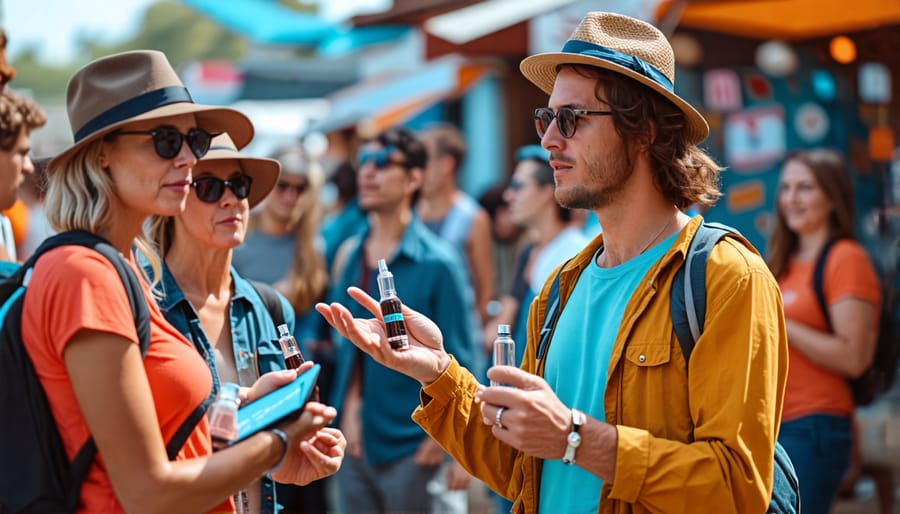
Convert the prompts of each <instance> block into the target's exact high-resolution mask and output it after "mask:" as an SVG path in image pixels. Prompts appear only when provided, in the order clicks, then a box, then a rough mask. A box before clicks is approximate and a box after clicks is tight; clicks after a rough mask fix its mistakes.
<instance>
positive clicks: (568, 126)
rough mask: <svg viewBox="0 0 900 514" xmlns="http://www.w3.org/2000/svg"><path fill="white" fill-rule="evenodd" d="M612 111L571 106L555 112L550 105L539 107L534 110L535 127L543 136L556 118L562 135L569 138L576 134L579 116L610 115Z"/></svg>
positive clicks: (557, 126) (539, 134)
mask: <svg viewBox="0 0 900 514" xmlns="http://www.w3.org/2000/svg"><path fill="white" fill-rule="evenodd" d="M610 114H612V111H589V110H586V109H573V108H571V107H560V108H559V110H558V111H556V112H553V109H551V108H549V107H538V108H537V109H535V110H534V128H535V130H537V134H538V137H540V138H543V137H544V134H545V133H547V129H549V128H550V124H551V123H553V118H556V128H558V129H559V133H560V134H562V137H564V138H566V139H569V138H570V137H572V136H574V135H575V126H576V125H577V124H578V117H579V116H609V115H610Z"/></svg>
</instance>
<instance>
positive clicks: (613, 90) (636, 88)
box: [560, 64, 723, 210]
mask: <svg viewBox="0 0 900 514" xmlns="http://www.w3.org/2000/svg"><path fill="white" fill-rule="evenodd" d="M565 67H570V68H572V69H573V70H575V72H577V73H578V74H580V75H582V76H584V77H588V78H594V79H596V80H597V85H596V89H595V91H594V96H595V97H596V98H597V99H598V100H601V101H603V102H604V103H606V104H607V105H609V108H610V110H611V111H613V114H612V120H613V125H614V126H615V128H616V132H617V133H618V134H619V137H621V138H622V140H623V141H624V142H625V145H626V148H627V150H628V151H627V152H626V154H627V155H628V159H629V161H630V159H631V156H633V155H634V154H635V152H636V151H638V150H641V149H646V151H647V152H648V154H649V157H650V166H651V169H652V170H653V181H654V183H655V184H656V187H658V188H659V190H660V191H661V192H662V194H663V196H665V198H666V199H667V200H669V201H670V202H672V203H673V204H675V205H676V206H677V207H678V208H679V209H682V210H684V209H687V208H688V207H690V206H692V205H695V204H700V205H704V206H711V205H713V204H715V203H716V201H717V200H718V199H719V197H720V196H721V192H720V191H719V173H720V172H721V171H722V169H723V168H722V167H721V166H719V165H718V164H716V162H715V161H714V160H713V159H712V157H710V156H709V155H707V154H706V152H704V151H703V150H701V149H700V148H699V147H697V145H692V144H689V143H688V142H687V132H686V131H685V127H686V126H687V124H686V122H685V118H684V114H683V113H682V112H681V110H679V109H678V107H677V106H675V104H673V103H672V102H670V101H669V100H667V99H666V98H665V97H664V96H662V95H660V94H659V93H657V92H656V91H653V90H652V89H650V88H649V87H647V86H644V85H643V84H641V83H639V82H637V81H635V80H633V79H631V78H629V77H626V76H624V75H621V74H619V73H614V72H611V71H609V70H605V69H602V68H597V67H595V66H585V65H573V64H564V65H561V66H560V69H562V68H565ZM601 92H605V93H606V99H605V100H604V99H603V97H602V96H601ZM629 164H631V163H630V162H629Z"/></svg>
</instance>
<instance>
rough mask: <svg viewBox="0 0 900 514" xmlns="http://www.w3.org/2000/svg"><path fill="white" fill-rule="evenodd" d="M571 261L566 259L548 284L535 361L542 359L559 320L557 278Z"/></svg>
mask: <svg viewBox="0 0 900 514" xmlns="http://www.w3.org/2000/svg"><path fill="white" fill-rule="evenodd" d="M571 260H572V259H567V260H566V262H564V263H563V265H562V266H560V267H559V270H558V271H557V272H556V276H555V277H553V283H552V284H550V293H549V294H548V295H547V312H546V313H545V314H544V325H543V326H542V327H541V341H540V343H538V351H537V360H541V359H543V358H544V353H546V351H547V346H548V345H549V344H550V338H551V337H553V331H554V330H556V322H557V321H558V320H559V314H560V312H561V311H562V309H561V308H560V305H559V276H560V275H562V270H563V269H565V267H566V265H567V264H569V261H571Z"/></svg>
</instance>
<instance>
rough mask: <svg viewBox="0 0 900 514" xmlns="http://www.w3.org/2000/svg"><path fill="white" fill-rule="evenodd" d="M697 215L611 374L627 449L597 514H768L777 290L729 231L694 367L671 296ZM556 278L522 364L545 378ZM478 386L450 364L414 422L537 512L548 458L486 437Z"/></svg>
mask: <svg viewBox="0 0 900 514" xmlns="http://www.w3.org/2000/svg"><path fill="white" fill-rule="evenodd" d="M701 221H702V219H701V218H700V217H699V216H698V217H696V218H694V219H693V220H691V222H690V223H689V224H688V225H687V226H686V227H685V228H684V229H683V230H682V231H681V234H679V235H678V236H677V239H676V241H675V243H674V245H673V247H672V248H671V249H670V250H669V251H668V252H667V253H666V254H665V255H664V256H663V258H662V259H661V260H660V261H659V262H658V263H657V264H655V265H654V266H653V267H652V268H651V269H650V270H649V272H648V273H647V275H646V277H645V279H644V280H643V281H642V282H641V283H640V285H638V287H637V289H636V290H635V292H634V295H633V296H632V298H631V300H630V301H629V303H628V305H627V306H626V309H625V313H624V316H623V318H622V324H621V326H620V327H619V332H618V336H617V337H616V341H615V344H614V346H613V350H612V356H611V359H610V363H609V370H608V373H607V376H606V392H605V396H604V402H605V403H604V405H605V409H606V420H607V422H608V423H610V424H613V425H615V426H616V429H617V432H618V450H617V456H616V466H615V480H614V482H613V483H606V482H604V485H603V489H602V491H601V499H600V509H599V512H600V513H602V514H608V513H628V512H634V513H645V512H648V513H649V512H665V513H688V512H689V513H698V512H715V513H730V512H734V513H742V514H746V513H752V514H756V513H760V514H761V513H763V512H765V511H766V508H767V507H768V503H769V496H770V494H771V489H772V474H773V465H772V464H773V455H774V448H775V441H776V439H777V435H778V426H779V423H780V421H781V407H782V399H783V395H784V387H785V378H786V376H787V359H788V348H787V336H786V334H785V325H784V313H783V310H782V303H781V294H780V292H779V290H778V286H777V284H776V282H775V280H774V278H773V277H772V275H771V273H770V272H769V270H768V268H767V267H766V265H765V263H764V262H763V260H762V258H761V257H760V256H759V254H758V253H757V252H756V250H755V249H754V248H753V247H752V246H751V245H750V243H748V242H746V241H745V240H743V239H741V238H737V237H728V238H726V239H725V240H723V241H722V242H720V243H719V244H717V245H716V247H715V249H714V250H713V251H712V253H711V254H710V257H709V261H708V263H707V268H706V269H707V272H706V284H707V312H706V321H705V325H704V331H703V335H702V336H701V337H700V339H699V340H698V341H697V344H696V346H695V348H694V351H693V353H692V354H691V359H690V369H685V368H686V366H685V360H684V357H683V355H682V351H681V347H680V346H679V344H678V340H677V338H676V336H675V334H674V333H673V331H672V320H671V315H670V311H669V294H670V290H671V283H672V278H673V276H674V273H675V271H677V269H678V268H679V267H680V266H681V264H682V262H683V260H684V257H685V252H686V251H687V247H688V243H689V241H690V238H691V237H693V234H694V232H696V230H697V227H698V226H699V224H700V223H701ZM601 243H602V234H601V235H600V236H598V237H597V238H596V239H595V240H594V241H592V242H591V243H590V244H589V245H588V247H587V248H585V249H584V250H583V251H581V252H580V253H579V254H578V255H577V256H576V257H575V258H573V259H572V261H570V262H569V263H568V264H567V265H566V266H565V269H563V271H562V274H561V276H560V297H561V299H562V300H566V299H568V296H569V294H570V293H571V291H572V289H573V288H574V285H575V282H576V280H577V278H578V276H579V275H580V273H581V270H582V269H584V268H585V267H586V266H587V265H588V264H589V263H590V260H591V258H592V256H593V255H594V253H595V252H596V250H597V249H598V248H599V246H600V244H601ZM554 275H555V273H554ZM550 282H552V280H548V282H547V283H546V284H545V285H544V287H543V290H542V291H541V294H540V295H539V296H538V297H537V298H536V299H535V300H534V302H533V303H532V305H531V311H530V313H529V317H528V342H527V346H526V350H525V356H524V358H523V362H522V366H521V367H522V369H524V370H526V371H528V372H531V373H534V374H537V375H542V373H543V370H544V363H543V362H539V361H537V359H536V352H537V348H536V346H537V342H538V341H539V340H540V337H539V331H540V328H541V325H542V323H543V321H544V313H545V310H546V302H547V296H548V294H549V289H550ZM554 337H556V338H559V337H565V335H564V334H559V333H557V334H556V335H555V336H554ZM585 344H590V343H589V342H585ZM477 386H478V382H477V381H476V379H475V378H474V377H473V376H472V374H471V373H469V372H468V371H467V370H465V369H464V368H462V367H460V366H459V365H458V364H457V363H456V362H455V361H454V362H453V363H451V365H450V367H449V368H448V369H447V371H446V372H445V373H444V374H443V375H442V376H441V377H440V378H439V379H438V380H437V381H435V382H434V383H432V384H430V385H429V386H428V387H426V388H425V389H424V390H423V394H422V405H421V406H420V407H418V408H417V409H416V411H415V412H414V413H413V419H415V420H416V422H418V423H419V424H420V425H421V426H422V427H423V428H424V429H425V430H426V431H427V432H428V433H429V434H430V435H431V436H432V437H433V438H434V439H435V440H436V441H438V442H439V443H440V444H441V445H442V446H443V447H444V448H445V449H446V450H447V451H448V452H449V453H450V454H451V455H453V457H454V458H455V459H456V460H457V462H459V463H460V464H462V465H463V466H464V467H465V468H466V469H467V470H468V471H469V472H470V473H472V474H473V475H474V476H476V477H478V478H479V479H481V480H483V481H484V482H485V483H486V484H487V485H488V486H489V487H491V488H492V489H494V490H496V491H499V492H500V493H501V494H503V495H504V496H506V497H508V498H512V499H514V501H515V506H514V509H513V511H514V512H519V513H522V512H524V513H528V514H531V513H536V512H537V508H538V496H539V494H540V490H539V485H540V474H541V464H542V460H541V459H538V458H535V457H531V456H528V455H525V454H523V453H521V452H519V451H517V450H516V449H514V448H512V447H510V446H508V445H506V444H505V443H502V442H500V441H499V440H497V439H496V438H495V437H494V436H493V435H492V434H491V430H490V427H488V426H486V425H484V424H483V423H482V417H481V407H480V406H479V405H478V402H477V401H476V400H475V396H474V395H475V391H476V388H477ZM582 444H583V445H585V444H591V443H590V442H589V441H584V442H582ZM545 514H546V513H545Z"/></svg>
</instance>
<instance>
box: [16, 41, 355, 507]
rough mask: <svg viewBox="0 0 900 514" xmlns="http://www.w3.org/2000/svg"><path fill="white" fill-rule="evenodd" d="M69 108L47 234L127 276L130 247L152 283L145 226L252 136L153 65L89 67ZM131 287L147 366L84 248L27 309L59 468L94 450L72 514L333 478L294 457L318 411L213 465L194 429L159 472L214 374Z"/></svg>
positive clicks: (266, 383) (139, 58)
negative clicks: (59, 451)
mask: <svg viewBox="0 0 900 514" xmlns="http://www.w3.org/2000/svg"><path fill="white" fill-rule="evenodd" d="M67 104H68V105H67V107H68V113H69V121H70V124H71V126H72V133H73V134H74V136H75V142H74V144H73V145H72V146H71V147H70V148H68V149H67V150H66V151H64V152H63V153H61V154H60V155H58V156H57V157H55V158H54V159H53V160H52V161H51V162H50V164H49V168H48V191H47V214H48V218H49V220H50V222H51V224H52V225H53V228H54V229H56V230H58V231H66V230H73V229H82V230H87V231H89V232H92V233H94V234H96V235H99V236H101V237H102V238H104V239H106V240H107V241H109V242H110V244H112V245H113V246H114V247H115V248H117V249H118V250H119V252H121V254H122V255H123V257H124V258H125V259H126V261H128V263H129V264H130V265H131V266H132V267H133V268H134V269H135V270H136V271H137V269H138V266H136V263H135V255H134V250H133V249H134V248H135V247H137V248H138V249H139V250H140V251H141V252H142V253H144V254H145V255H146V256H147V259H148V261H149V263H150V265H151V266H152V267H153V269H154V270H156V271H158V270H159V267H160V259H159V257H158V256H157V255H156V254H155V253H154V252H153V250H152V247H151V246H150V244H149V241H148V240H147V239H146V238H145V237H144V236H142V235H141V228H142V225H143V223H144V221H145V220H146V219H147V218H148V217H149V216H150V215H153V214H157V215H165V216H173V215H176V214H178V213H179V212H181V211H182V210H183V209H184V206H185V200H186V198H187V195H188V192H189V191H190V185H191V179H192V168H193V167H194V166H195V165H196V164H197V160H198V159H200V158H201V157H203V156H204V155H205V154H206V152H207V151H208V150H209V147H210V141H211V139H212V134H214V133H220V132H224V131H228V132H229V133H230V134H231V135H232V137H233V139H234V141H235V142H236V144H238V145H240V146H244V145H246V144H247V143H248V142H249V141H250V139H251V138H252V137H253V127H252V125H251V124H250V121H249V120H248V119H247V118H246V116H244V115H243V114H241V113H239V112H237V111H234V110H232V109H226V108H218V107H207V106H203V105H198V104H195V103H194V102H193V101H192V100H191V97H190V95H189V94H188V92H187V90H186V89H185V88H184V86H183V85H182V83H181V81H180V79H179V78H178V76H177V75H176V74H175V71H174V70H173V69H172V67H171V65H170V64H169V62H168V60H167V59H166V57H165V55H163V54H162V53H160V52H156V51H134V52H125V53H121V54H116V55H112V56H109V57H105V58H102V59H98V60H96V61H93V62H91V63H89V64H87V65H86V66H85V67H84V68H82V69H81V70H79V71H78V72H77V73H76V74H75V76H74V77H73V78H72V80H71V81H70V83H69V88H68V97H67ZM155 276H159V274H158V273H156V274H155ZM142 285H143V290H144V297H145V299H146V300H147V303H148V306H149V310H150V345H149V348H148V349H147V353H146V355H145V357H144V358H143V359H141V353H140V350H139V346H138V336H137V333H136V329H135V324H134V320H133V318H132V315H131V308H130V304H129V300H128V297H127V296H126V293H125V289H124V287H123V286H122V281H121V280H120V279H119V276H118V273H117V272H116V271H115V269H114V268H113V265H112V264H111V263H110V262H109V261H107V260H106V259H105V258H104V257H102V256H100V255H99V254H97V252H95V251H93V250H91V249H88V248H84V247H80V246H79V247H76V246H60V247H57V248H55V249H53V250H50V251H48V252H47V253H45V254H44V255H43V256H41V258H40V259H39V260H38V261H37V264H36V265H35V267H34V270H33V273H32V277H31V282H30V285H29V287H28V292H27V294H26V296H25V301H24V306H23V311H22V334H23V339H24V343H25V347H26V349H27V350H28V353H29V356H30V357H31V360H32V361H33V362H34V366H35V370H36V372H37V374H38V376H39V378H40V380H41V384H42V386H43V388H44V390H45V391H46V393H47V397H48V400H49V404H50V408H51V410H52V412H53V416H54V419H55V420H56V423H57V426H58V428H59V431H60V435H61V438H62V441H63V444H64V446H65V449H66V451H67V453H68V456H69V458H70V459H72V458H73V457H74V454H75V452H76V451H77V450H78V448H79V447H80V446H81V445H82V444H84V442H85V440H86V439H87V438H88V436H89V435H90V436H93V439H94V441H95V442H96V445H97V448H98V454H97V457H96V458H95V460H94V462H93V463H92V465H91V469H90V471H89V473H88V476H87V479H86V480H85V482H84V483H83V484H82V487H81V490H80V498H79V504H78V507H77V509H76V511H77V512H79V513H82V512H84V513H86V512H104V513H114V514H115V513H123V512H165V513H172V512H209V511H212V512H217V513H218V512H233V511H234V504H233V502H232V501H231V495H232V494H234V493H235V492H236V491H238V490H239V489H241V488H242V487H245V486H246V485H247V484H249V483H251V482H252V481H254V480H257V479H259V478H260V477H262V476H263V474H264V473H266V471H267V470H269V469H271V468H273V467H276V466H277V465H278V464H279V463H283V464H284V465H283V466H281V467H280V468H279V469H278V476H277V477H276V479H278V478H279V477H281V478H282V479H285V480H288V481H294V480H297V481H308V480H307V479H309V478H318V477H320V476H324V475H327V474H330V473H334V471H336V470H337V467H338V466H339V464H340V459H338V458H336V459H329V458H323V459H321V460H315V461H314V460H313V459H309V458H307V457H306V453H305V452H302V451H301V449H300V442H301V441H302V440H304V439H305V438H307V437H309V436H310V435H312V434H313V433H314V432H315V431H316V430H318V429H320V428H323V427H324V426H325V425H327V424H328V423H330V422H331V420H332V419H333V418H334V416H335V415H336V411H335V410H334V408H332V407H326V406H325V405H322V404H320V403H310V404H308V405H307V407H306V409H305V412H304V414H303V415H302V416H300V417H299V418H297V419H296V420H293V421H289V422H284V423H281V424H279V425H278V427H277V428H275V429H272V430H264V431H261V432H259V433H257V434H255V435H253V436H251V437H249V438H247V439H245V440H244V441H242V442H241V443H239V444H236V445H233V446H231V447H228V448H226V449H223V450H221V451H219V452H216V453H215V454H213V453H212V441H211V437H210V432H209V426H208V424H207V421H206V419H205V418H202V419H201V420H200V421H199V422H198V423H197V425H196V426H195V427H194V428H193V430H192V432H191V433H190V435H189V437H188V438H187V441H186V443H185V444H184V445H183V446H182V447H181V450H180V451H179V452H178V454H177V456H176V457H175V458H174V460H172V461H170V460H169V458H168V457H167V454H166V442H167V441H169V440H170V439H171V438H172V437H173V434H175V432H176V431H177V429H178V427H179V426H180V425H181V424H182V422H183V421H184V420H185V419H186V418H188V416H189V415H191V414H192V412H194V410H195V409H196V408H197V406H198V405H200V404H201V403H202V402H203V401H204V400H206V399H207V398H208V397H209V395H210V392H211V389H212V376H211V374H210V370H209V368H208V367H207V365H206V363H205V362H204V360H203V358H201V356H200V354H199V353H198V352H197V350H196V349H195V348H194V347H193V345H192V344H191V343H190V342H188V340H187V339H185V338H184V336H182V335H181V334H180V333H179V332H178V331H177V330H176V329H175V328H173V327H172V326H171V325H170V324H169V323H168V322H166V321H165V319H164V318H163V316H162V313H161V311H160V309H159V307H158V306H157V304H156V302H155V301H154V299H153V297H152V296H151V294H150V289H149V287H148V285H147V284H146V283H144V284H142ZM273 375H274V376H273ZM294 377H296V372H291V371H287V372H281V373H280V374H278V373H272V374H267V375H266V376H265V377H264V378H262V379H260V381H258V382H257V383H256V384H254V386H253V387H252V388H251V389H250V391H249V393H248V395H247V398H251V399H252V398H254V397H255V396H258V395H259V394H261V393H263V392H264V390H265V389H272V388H273V387H274V386H276V385H280V384H283V383H286V382H287V381H289V380H291V379H292V378H294ZM285 459H286V460H285Z"/></svg>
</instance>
